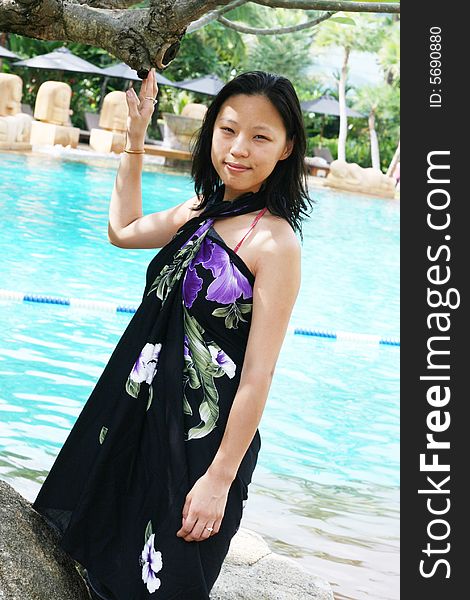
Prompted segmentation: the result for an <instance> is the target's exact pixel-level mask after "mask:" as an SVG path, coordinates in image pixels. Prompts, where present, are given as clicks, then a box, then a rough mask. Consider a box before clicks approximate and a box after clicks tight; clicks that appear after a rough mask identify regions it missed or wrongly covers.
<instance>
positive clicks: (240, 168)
mask: <svg viewBox="0 0 470 600" xmlns="http://www.w3.org/2000/svg"><path fill="white" fill-rule="evenodd" d="M225 164H226V166H227V168H228V169H230V170H231V171H238V172H240V173H242V172H243V171H248V170H249V169H250V167H245V166H244V165H238V164H237V163H229V162H226V163H225Z"/></svg>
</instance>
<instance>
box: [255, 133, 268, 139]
mask: <svg viewBox="0 0 470 600" xmlns="http://www.w3.org/2000/svg"><path fill="white" fill-rule="evenodd" d="M255 137H259V138H262V139H263V140H267V139H268V138H267V137H265V136H264V135H261V134H259V133H258V135H256V136H255Z"/></svg>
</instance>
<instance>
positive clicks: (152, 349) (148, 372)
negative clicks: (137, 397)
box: [129, 344, 162, 385]
mask: <svg viewBox="0 0 470 600" xmlns="http://www.w3.org/2000/svg"><path fill="white" fill-rule="evenodd" d="M161 348H162V345H161V344H145V346H144V347H143V348H142V352H141V353H140V356H139V358H138V359H137V360H136V361H135V364H134V366H133V368H132V371H131V374H130V375H129V379H131V380H132V381H134V382H135V383H142V382H143V381H145V382H146V383H148V384H149V385H150V384H151V383H152V381H153V378H154V377H155V373H156V370H157V363H158V355H159V354H160V350H161Z"/></svg>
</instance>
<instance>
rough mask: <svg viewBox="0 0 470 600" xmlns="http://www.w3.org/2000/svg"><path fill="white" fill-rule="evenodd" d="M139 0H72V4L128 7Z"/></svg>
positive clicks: (111, 7)
mask: <svg viewBox="0 0 470 600" xmlns="http://www.w3.org/2000/svg"><path fill="white" fill-rule="evenodd" d="M139 1H140V0H73V2H74V4H86V5H87V6H90V7H91V8H105V9H106V8H108V9H122V8H130V7H131V6H135V5H136V4H138V3H139Z"/></svg>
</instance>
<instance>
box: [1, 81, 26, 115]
mask: <svg viewBox="0 0 470 600" xmlns="http://www.w3.org/2000/svg"><path fill="white" fill-rule="evenodd" d="M22 95H23V80H22V79H21V77H18V75H13V74H12V73H0V116H2V117H6V116H10V115H16V114H17V113H19V112H21V96H22Z"/></svg>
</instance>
